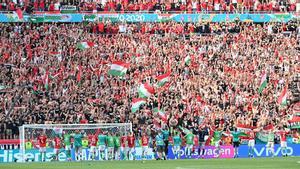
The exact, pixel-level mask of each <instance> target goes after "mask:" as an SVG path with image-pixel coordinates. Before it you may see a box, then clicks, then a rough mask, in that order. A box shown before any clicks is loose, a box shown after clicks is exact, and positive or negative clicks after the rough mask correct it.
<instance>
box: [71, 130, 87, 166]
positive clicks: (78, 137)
mask: <svg viewBox="0 0 300 169" xmlns="http://www.w3.org/2000/svg"><path fill="white" fill-rule="evenodd" d="M83 137H84V136H83V134H82V133H80V132H79V130H76V132H75V134H74V135H73V138H74V147H75V159H76V161H77V160H82V138H83Z"/></svg>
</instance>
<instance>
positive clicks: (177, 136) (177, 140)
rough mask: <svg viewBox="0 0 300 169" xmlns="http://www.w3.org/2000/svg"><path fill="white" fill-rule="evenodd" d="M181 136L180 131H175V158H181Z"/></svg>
mask: <svg viewBox="0 0 300 169" xmlns="http://www.w3.org/2000/svg"><path fill="white" fill-rule="evenodd" d="M181 143H182V141H181V138H180V134H179V132H178V131H175V134H174V136H173V149H174V153H175V159H180V154H179V151H180V148H181Z"/></svg>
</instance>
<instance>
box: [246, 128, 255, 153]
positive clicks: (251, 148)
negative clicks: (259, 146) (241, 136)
mask: <svg viewBox="0 0 300 169" xmlns="http://www.w3.org/2000/svg"><path fill="white" fill-rule="evenodd" d="M248 137H249V141H248V156H249V157H253V152H254V146H255V132H254V130H250V131H249V133H248Z"/></svg>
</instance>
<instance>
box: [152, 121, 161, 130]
mask: <svg viewBox="0 0 300 169" xmlns="http://www.w3.org/2000/svg"><path fill="white" fill-rule="evenodd" d="M153 125H154V127H155V128H156V129H161V128H162V126H161V124H160V121H159V120H158V119H153Z"/></svg>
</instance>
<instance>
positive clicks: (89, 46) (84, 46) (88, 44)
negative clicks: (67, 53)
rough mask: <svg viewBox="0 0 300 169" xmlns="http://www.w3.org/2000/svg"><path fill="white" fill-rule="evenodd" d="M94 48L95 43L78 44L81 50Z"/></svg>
mask: <svg viewBox="0 0 300 169" xmlns="http://www.w3.org/2000/svg"><path fill="white" fill-rule="evenodd" d="M94 46H95V44H94V42H80V43H78V44H77V48H78V49H80V50H85V49H88V48H92V47H94Z"/></svg>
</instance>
